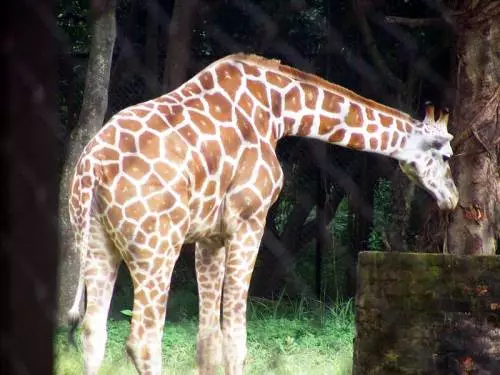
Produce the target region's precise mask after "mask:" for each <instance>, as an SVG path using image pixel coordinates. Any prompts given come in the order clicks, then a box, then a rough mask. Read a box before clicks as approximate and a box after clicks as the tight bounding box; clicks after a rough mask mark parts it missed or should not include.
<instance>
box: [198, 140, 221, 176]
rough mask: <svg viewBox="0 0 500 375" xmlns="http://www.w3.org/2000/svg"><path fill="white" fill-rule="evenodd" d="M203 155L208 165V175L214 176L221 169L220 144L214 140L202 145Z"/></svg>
mask: <svg viewBox="0 0 500 375" xmlns="http://www.w3.org/2000/svg"><path fill="white" fill-rule="evenodd" d="M201 153H202V154H203V157H204V159H205V161H206V163H207V167H208V173H209V174H214V173H215V172H216V171H217V170H218V169H219V163H220V158H221V156H222V152H221V148H220V145H219V142H217V141H213V140H210V141H205V142H203V143H202V144H201Z"/></svg>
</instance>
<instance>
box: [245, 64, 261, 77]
mask: <svg viewBox="0 0 500 375" xmlns="http://www.w3.org/2000/svg"><path fill="white" fill-rule="evenodd" d="M242 65H243V71H244V72H245V74H246V75H249V76H253V77H260V70H259V69H258V68H257V67H255V66H253V65H249V64H245V63H243V64H242Z"/></svg>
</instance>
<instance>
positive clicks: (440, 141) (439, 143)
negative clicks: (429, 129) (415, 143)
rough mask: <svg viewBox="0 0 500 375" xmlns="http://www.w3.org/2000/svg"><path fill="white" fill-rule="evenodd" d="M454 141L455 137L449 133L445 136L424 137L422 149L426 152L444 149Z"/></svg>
mask: <svg viewBox="0 0 500 375" xmlns="http://www.w3.org/2000/svg"><path fill="white" fill-rule="evenodd" d="M452 139H453V136H452V135H451V134H449V133H444V134H427V135H425V136H424V140H423V144H422V148H423V149H424V150H430V149H431V148H434V149H438V150H440V149H442V148H443V146H445V145H446V144H448V143H449V142H450V141H451V140H452Z"/></svg>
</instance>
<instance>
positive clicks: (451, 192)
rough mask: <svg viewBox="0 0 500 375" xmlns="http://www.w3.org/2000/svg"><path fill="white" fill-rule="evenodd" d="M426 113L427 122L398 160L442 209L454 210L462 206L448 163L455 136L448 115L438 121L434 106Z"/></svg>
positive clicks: (411, 136)
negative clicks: (458, 204)
mask: <svg viewBox="0 0 500 375" xmlns="http://www.w3.org/2000/svg"><path fill="white" fill-rule="evenodd" d="M425 112H426V114H425V118H424V120H423V121H421V122H420V123H417V124H416V126H415V129H414V131H413V132H411V133H410V134H409V135H408V139H407V142H406V145H405V147H404V148H403V149H402V150H400V151H398V152H397V153H396V155H395V157H396V158H397V159H398V160H399V165H400V167H401V169H402V170H403V172H404V173H405V174H406V175H407V176H408V177H409V178H410V179H411V180H412V181H413V182H415V183H416V184H417V185H419V186H420V187H422V188H423V189H425V190H426V191H427V192H429V193H430V194H431V195H432V196H433V197H434V199H435V200H436V202H437V205H438V206H439V208H440V209H442V210H452V209H454V208H455V207H456V205H457V203H458V190H457V187H456V186H455V182H454V181H453V177H452V175H451V170H450V165H449V163H448V159H449V158H450V157H451V156H452V155H453V150H452V149H451V144H450V141H451V140H452V138H453V136H452V135H451V134H450V133H448V130H447V123H448V112H447V111H442V112H441V114H440V116H439V118H438V120H436V119H435V117H434V107H433V106H432V105H431V104H430V103H427V104H426V111H425Z"/></svg>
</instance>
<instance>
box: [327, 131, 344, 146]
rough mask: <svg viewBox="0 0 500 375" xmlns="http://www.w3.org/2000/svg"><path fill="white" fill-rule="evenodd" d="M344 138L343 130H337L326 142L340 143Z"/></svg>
mask: <svg viewBox="0 0 500 375" xmlns="http://www.w3.org/2000/svg"><path fill="white" fill-rule="evenodd" d="M344 137H345V129H339V130H335V132H334V133H333V134H332V135H331V136H330V138H328V141H329V142H332V143H337V142H340V141H342V140H343V139H344Z"/></svg>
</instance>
